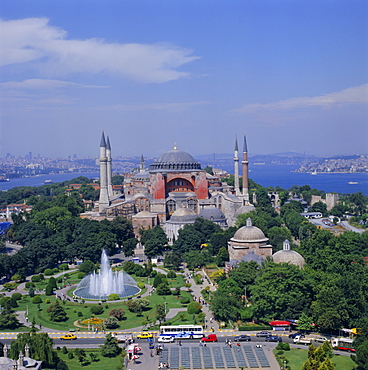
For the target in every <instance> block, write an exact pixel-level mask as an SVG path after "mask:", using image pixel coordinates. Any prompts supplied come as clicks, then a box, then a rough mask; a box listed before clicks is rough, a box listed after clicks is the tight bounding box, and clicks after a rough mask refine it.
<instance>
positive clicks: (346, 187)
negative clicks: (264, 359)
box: [0, 164, 368, 196]
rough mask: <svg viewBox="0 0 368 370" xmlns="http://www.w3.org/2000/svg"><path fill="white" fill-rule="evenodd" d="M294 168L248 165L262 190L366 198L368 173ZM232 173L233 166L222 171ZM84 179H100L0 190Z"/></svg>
mask: <svg viewBox="0 0 368 370" xmlns="http://www.w3.org/2000/svg"><path fill="white" fill-rule="evenodd" d="M297 168H298V166H297V165H271V164H264V165H255V164H250V165H249V171H250V172H249V178H251V179H252V180H253V181H255V182H256V183H257V184H260V185H262V186H264V187H268V186H272V187H276V186H280V187H281V188H283V189H290V188H291V187H292V186H293V185H299V186H302V185H309V186H310V187H311V188H315V189H318V190H323V191H325V192H327V193H330V192H336V193H340V194H351V193H358V192H362V193H363V194H364V195H366V196H368V173H317V174H316V175H312V174H310V173H302V172H294V171H295V170H296V169H297ZM223 169H224V170H226V171H228V172H229V173H233V167H230V166H229V168H223ZM79 176H85V177H88V178H91V179H93V178H99V173H98V172H87V173H63V174H53V175H51V174H48V175H40V176H37V177H23V178H19V179H11V180H10V181H9V182H0V190H3V191H5V190H8V189H11V188H14V187H17V186H42V185H44V182H45V180H51V181H52V182H53V183H56V182H62V181H67V180H71V179H73V178H75V177H79Z"/></svg>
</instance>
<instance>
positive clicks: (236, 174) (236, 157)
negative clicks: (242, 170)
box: [234, 137, 240, 195]
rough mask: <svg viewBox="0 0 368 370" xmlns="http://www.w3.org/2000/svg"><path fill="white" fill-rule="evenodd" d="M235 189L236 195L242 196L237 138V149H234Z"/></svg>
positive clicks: (236, 139)
mask: <svg viewBox="0 0 368 370" xmlns="http://www.w3.org/2000/svg"><path fill="white" fill-rule="evenodd" d="M234 188H235V195H240V188H239V149H238V138H237V137H236V138H235V149H234Z"/></svg>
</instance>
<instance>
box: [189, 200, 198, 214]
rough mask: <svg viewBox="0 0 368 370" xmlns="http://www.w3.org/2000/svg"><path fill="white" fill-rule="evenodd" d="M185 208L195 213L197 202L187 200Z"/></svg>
mask: <svg viewBox="0 0 368 370" xmlns="http://www.w3.org/2000/svg"><path fill="white" fill-rule="evenodd" d="M187 207H188V208H189V209H191V210H192V211H194V212H195V213H197V200H196V199H194V198H189V199H188V200H187Z"/></svg>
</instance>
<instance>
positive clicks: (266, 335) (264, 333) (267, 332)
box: [256, 331, 272, 337]
mask: <svg viewBox="0 0 368 370" xmlns="http://www.w3.org/2000/svg"><path fill="white" fill-rule="evenodd" d="M271 335H272V334H271V333H270V332H269V331H260V332H259V333H257V334H256V337H269V336H271Z"/></svg>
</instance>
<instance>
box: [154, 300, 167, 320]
mask: <svg viewBox="0 0 368 370" xmlns="http://www.w3.org/2000/svg"><path fill="white" fill-rule="evenodd" d="M156 319H157V320H158V321H159V322H160V324H161V323H162V322H163V321H165V320H166V310H165V304H164V303H159V304H157V305H156Z"/></svg>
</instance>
